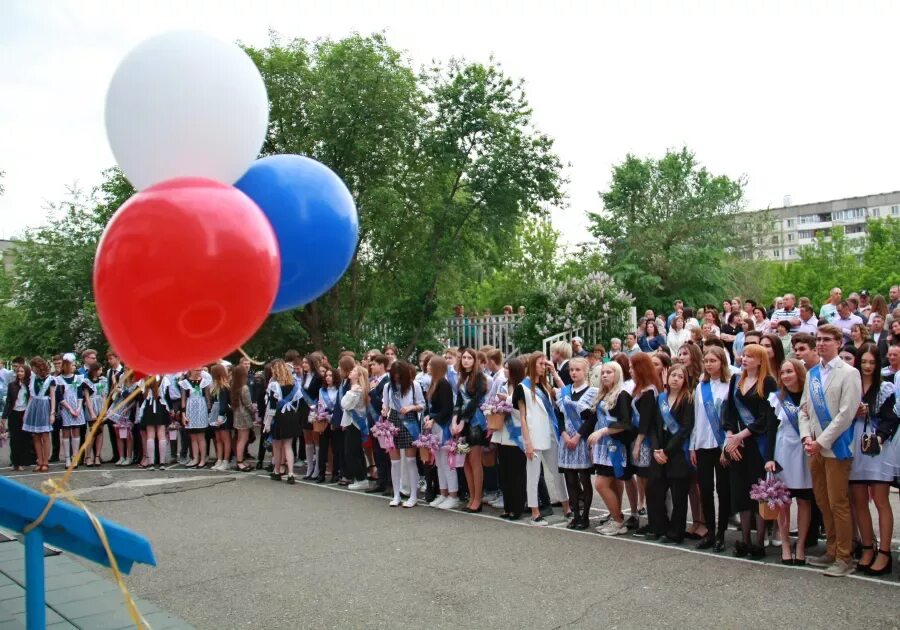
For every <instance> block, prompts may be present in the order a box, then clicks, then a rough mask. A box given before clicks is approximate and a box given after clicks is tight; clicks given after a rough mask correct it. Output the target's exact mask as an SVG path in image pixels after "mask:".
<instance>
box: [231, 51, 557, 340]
mask: <svg viewBox="0 0 900 630" xmlns="http://www.w3.org/2000/svg"><path fill="white" fill-rule="evenodd" d="M248 52H249V53H250V55H251V57H252V58H253V59H254V61H255V62H256V63H257V65H258V67H259V68H260V71H261V72H262V74H263V78H264V80H265V82H266V87H267V88H268V91H269V98H270V101H271V111H272V114H271V124H270V129H269V135H268V139H267V141H266V144H265V147H264V152H266V153H280V152H294V153H304V154H307V155H310V156H311V157H314V158H316V159H318V160H320V161H322V162H323V163H325V164H327V165H328V166H330V167H331V168H333V169H334V170H335V171H336V172H337V173H338V174H339V175H340V176H341V177H342V178H343V179H344V181H345V182H346V183H347V185H348V187H349V188H350V191H351V192H352V194H353V196H354V198H355V199H356V201H357V206H358V209H359V214H360V243H359V247H358V248H357V251H356V253H355V255H354V257H353V260H352V262H351V265H350V269H349V271H348V273H347V274H346V275H345V277H344V278H343V279H342V280H341V282H339V283H338V284H337V285H336V286H335V287H334V288H333V289H332V290H331V291H329V292H328V293H326V294H325V295H324V296H322V297H320V298H319V299H317V300H315V301H314V302H312V303H310V304H308V305H306V306H305V307H303V308H302V309H299V310H297V311H295V312H294V313H293V315H294V317H295V318H296V320H297V321H298V322H299V323H300V325H301V326H302V327H303V329H304V330H305V331H306V333H307V334H308V336H309V340H310V343H311V344H312V345H313V346H316V347H321V348H325V349H326V350H333V349H337V348H340V347H354V346H355V344H356V340H357V339H359V338H360V331H361V329H362V327H363V326H364V324H365V323H367V322H374V321H392V322H396V323H397V324H398V326H399V329H398V332H397V334H398V335H399V337H400V339H398V341H400V342H401V343H403V344H404V345H406V346H407V350H411V349H412V348H413V347H414V346H416V345H417V344H418V343H419V342H421V341H422V340H424V339H426V338H427V337H428V336H429V333H430V332H433V330H432V329H433V325H434V324H435V322H436V319H435V314H436V313H438V312H439V311H440V310H441V306H440V305H442V304H443V305H444V308H446V305H447V304H449V303H450V301H451V300H452V299H453V297H455V296H456V294H457V293H458V292H457V291H456V290H455V288H454V286H453V284H452V283H453V282H472V279H471V273H468V272H472V271H474V270H477V268H478V266H479V265H480V264H481V259H482V258H484V257H490V256H494V257H495V259H497V260H503V259H504V254H505V252H506V251H508V249H509V247H510V244H511V243H513V242H514V234H515V231H516V229H517V227H518V226H519V224H520V223H521V222H522V221H523V219H524V218H525V217H526V216H528V215H539V214H541V207H542V204H545V203H547V202H556V201H558V200H559V199H560V198H561V193H560V184H561V178H560V168H561V164H560V162H559V159H558V158H557V157H556V155H555V154H554V153H553V150H552V141H551V140H550V139H549V138H548V137H546V136H545V135H542V134H540V133H539V132H537V131H536V130H535V129H534V128H533V126H532V123H531V110H530V108H529V106H528V103H527V100H526V98H525V94H524V90H523V86H522V84H521V83H519V82H515V81H513V80H512V79H510V78H508V77H507V76H506V75H505V74H504V73H503V71H502V70H501V69H500V68H499V67H498V66H497V65H496V64H494V63H488V64H480V63H466V62H463V61H459V60H451V61H450V62H449V63H447V64H444V65H435V66H434V67H432V68H429V69H427V70H426V71H424V72H422V73H418V74H417V73H416V72H415V71H414V70H413V69H412V68H411V67H410V66H409V64H408V63H407V62H406V61H405V60H404V59H403V58H402V56H401V55H400V54H399V53H398V52H397V51H395V50H394V49H392V48H391V47H390V46H389V45H388V44H387V42H386V40H385V38H384V37H383V36H381V35H373V36H369V37H364V36H359V35H355V36H352V37H349V38H347V39H344V40H340V41H331V40H324V41H319V42H315V43H310V42H307V41H304V40H299V39H297V40H292V41H289V42H282V41H280V40H279V39H278V38H277V37H274V38H273V40H272V42H271V43H270V45H269V46H268V47H266V48H264V49H252V48H250V49H248ZM398 288H402V290H398Z"/></svg>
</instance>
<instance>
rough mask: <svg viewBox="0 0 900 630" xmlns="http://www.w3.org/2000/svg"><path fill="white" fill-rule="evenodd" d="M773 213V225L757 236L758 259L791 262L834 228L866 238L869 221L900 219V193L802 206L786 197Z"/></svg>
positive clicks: (850, 237) (772, 209)
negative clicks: (803, 249) (796, 204)
mask: <svg viewBox="0 0 900 630" xmlns="http://www.w3.org/2000/svg"><path fill="white" fill-rule="evenodd" d="M769 213H770V215H771V218H772V225H771V226H770V230H769V231H768V233H766V234H765V235H760V236H759V237H757V239H756V242H755V243H754V248H753V249H754V258H761V259H767V260H777V261H786V262H789V261H791V260H797V259H798V258H799V257H800V255H799V250H800V248H801V247H803V246H804V245H811V244H812V243H814V242H815V239H816V237H817V236H818V235H819V234H822V233H827V232H828V231H829V230H830V229H831V228H832V227H834V226H838V225H841V226H843V227H844V231H845V233H846V235H847V238H848V239H864V238H865V237H866V220H867V219H883V218H885V217H894V218H896V219H900V191H894V192H889V193H880V194H877V195H867V196H864V197H848V198H846V199H834V200H832V201H820V202H817V203H808V204H804V205H799V206H794V205H791V203H790V198H785V205H784V207H782V208H770V209H769Z"/></svg>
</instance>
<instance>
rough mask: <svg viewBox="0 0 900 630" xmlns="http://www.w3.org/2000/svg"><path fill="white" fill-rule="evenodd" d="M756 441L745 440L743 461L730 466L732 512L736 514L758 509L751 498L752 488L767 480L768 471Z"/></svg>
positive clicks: (754, 439) (742, 449)
mask: <svg viewBox="0 0 900 630" xmlns="http://www.w3.org/2000/svg"><path fill="white" fill-rule="evenodd" d="M756 440H757V438H756V437H749V438H747V439H746V440H744V446H742V447H741V461H739V462H735V461H732V462H731V463H730V464H729V465H728V480H729V483H730V484H731V511H732V512H734V513H737V512H745V511H747V510H750V511H754V510H756V509H757V502H756V501H754V500H753V499H751V498H750V486H752V485H753V484H755V483H756V482H758V481H759V480H760V479H765V478H766V470H765V462H764V461H763V457H762V455H761V454H760V452H759V447H758V446H757V441H756Z"/></svg>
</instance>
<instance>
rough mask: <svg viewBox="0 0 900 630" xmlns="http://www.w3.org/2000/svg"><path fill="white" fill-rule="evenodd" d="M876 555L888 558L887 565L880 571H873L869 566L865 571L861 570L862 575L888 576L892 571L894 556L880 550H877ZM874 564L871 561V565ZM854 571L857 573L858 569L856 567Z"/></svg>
mask: <svg viewBox="0 0 900 630" xmlns="http://www.w3.org/2000/svg"><path fill="white" fill-rule="evenodd" d="M878 553H879V554H881V555H884V556H887V557H888V561H887V564H886V565H884V566H883V567H881V568H880V569H873V568H872V565H871V564H870V565H869V566H867V567H866V568H865V569H863V573H865V574H866V575H888V574H889V573H890V572H891V571H893V570H894V555H893V554H892V553H891V552H890V551H882V550H881V549H879V550H878ZM876 557H877V556H876ZM874 563H875V561H874V560H872V564H874ZM856 570H857V571H859V567H857V569H856Z"/></svg>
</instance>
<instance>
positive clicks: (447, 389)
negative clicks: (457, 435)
mask: <svg viewBox="0 0 900 630" xmlns="http://www.w3.org/2000/svg"><path fill="white" fill-rule="evenodd" d="M428 373H429V374H430V375H431V385H429V387H428V391H427V392H425V430H426V431H431V432H432V433H433V434H434V435H436V436H437V437H438V439H439V440H440V442H441V448H440V449H439V450H438V452H437V453H436V455H435V460H436V461H435V465H436V466H437V473H438V487H439V488H440V494H439V495H438V496H436V497H435V498H434V501H432V502H431V503H429V504H428V505H430V506H431V507H439V508H441V509H444V510H450V509H452V508H455V507H458V506H459V479H458V477H457V476H456V469H455V468H450V464H449V462H448V455H449V449H448V446H449V442H450V439H451V438H450V421H451V420H452V419H453V387H452V386H451V385H450V381H448V380H447V379H446V376H447V362H446V361H445V360H444V357H442V356H440V355H435V356H433V357H431V359H430V360H429V361H428Z"/></svg>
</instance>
